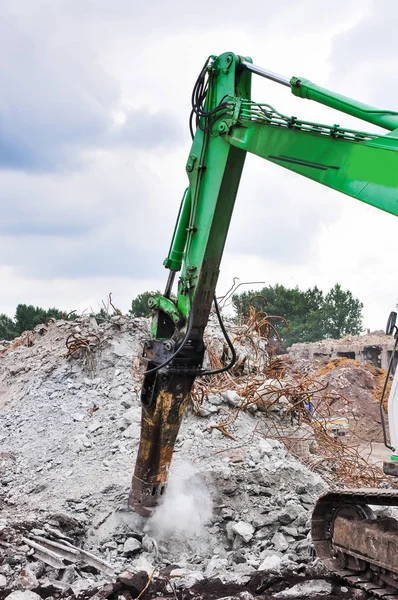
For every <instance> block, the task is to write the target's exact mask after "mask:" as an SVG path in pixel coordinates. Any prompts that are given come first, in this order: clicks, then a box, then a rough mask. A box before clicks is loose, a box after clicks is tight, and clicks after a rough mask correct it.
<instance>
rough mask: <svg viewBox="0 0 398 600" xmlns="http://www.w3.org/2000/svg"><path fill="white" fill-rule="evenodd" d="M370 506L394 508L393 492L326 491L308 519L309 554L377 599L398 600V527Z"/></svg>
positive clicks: (397, 501) (397, 492)
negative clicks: (314, 555)
mask: <svg viewBox="0 0 398 600" xmlns="http://www.w3.org/2000/svg"><path fill="white" fill-rule="evenodd" d="M372 506H378V507H398V490H395V489H388V490H385V489H384V490H381V489H369V488H368V489H358V490H331V491H329V492H328V493H327V494H324V495H323V496H321V497H320V498H319V499H318V502H317V503H316V505H315V508H314V511H313V513H312V521H311V536H312V543H313V546H314V550H315V552H316V554H317V556H318V558H320V559H321V560H322V562H323V563H324V564H325V565H326V567H327V568H328V569H329V571H331V573H333V574H335V575H336V576H338V577H339V578H341V579H343V580H344V581H345V582H346V583H348V584H349V585H351V586H355V587H357V588H360V589H362V590H364V591H366V592H368V593H369V594H372V595H373V596H375V597H377V598H383V599H384V600H398V522H397V521H396V520H394V519H392V518H390V517H377V516H376V515H375V513H374V512H373V510H372V508H371V507H372Z"/></svg>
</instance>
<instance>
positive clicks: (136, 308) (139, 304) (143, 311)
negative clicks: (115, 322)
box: [129, 292, 161, 317]
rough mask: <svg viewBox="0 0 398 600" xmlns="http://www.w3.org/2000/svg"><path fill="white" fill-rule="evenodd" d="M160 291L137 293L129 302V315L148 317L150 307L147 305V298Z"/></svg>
mask: <svg viewBox="0 0 398 600" xmlns="http://www.w3.org/2000/svg"><path fill="white" fill-rule="evenodd" d="M160 293H161V292H143V293H142V294H138V296H137V297H136V298H134V300H133V301H132V302H131V309H130V311H129V316H130V317H150V316H151V309H150V308H149V306H148V300H149V298H150V297H151V296H154V295H155V294H160Z"/></svg>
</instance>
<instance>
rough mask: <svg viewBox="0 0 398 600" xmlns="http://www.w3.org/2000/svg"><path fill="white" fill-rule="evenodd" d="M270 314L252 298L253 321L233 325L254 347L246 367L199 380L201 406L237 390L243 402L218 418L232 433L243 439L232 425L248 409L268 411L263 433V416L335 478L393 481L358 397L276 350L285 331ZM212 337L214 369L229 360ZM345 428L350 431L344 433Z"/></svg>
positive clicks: (242, 342)
mask: <svg viewBox="0 0 398 600" xmlns="http://www.w3.org/2000/svg"><path fill="white" fill-rule="evenodd" d="M270 318H273V319H275V318H276V317H274V316H272V317H271V316H269V315H267V314H266V313H264V312H258V311H257V312H256V311H255V309H254V307H253V305H252V304H251V305H250V311H249V317H248V318H247V319H246V320H245V322H244V323H243V324H242V325H240V326H232V327H230V330H231V332H232V333H233V335H234V338H233V343H234V345H235V347H239V346H241V347H242V348H243V347H246V348H249V352H248V354H247V356H246V359H245V360H244V361H243V365H242V364H241V365H240V366H241V367H243V368H238V369H237V368H235V369H234V371H233V372H227V373H222V374H221V375H215V376H211V377H208V378H204V379H203V380H201V381H200V382H198V381H197V382H196V383H195V385H194V388H193V391H192V396H191V398H192V405H193V410H194V411H195V412H199V410H200V407H201V405H202V403H203V399H204V398H206V397H207V396H208V395H209V394H223V393H224V392H226V391H236V392H237V394H238V395H239V397H240V398H241V399H242V400H241V403H240V405H239V406H237V407H236V408H231V409H224V410H223V414H222V415H221V417H220V418H219V422H218V423H217V424H215V425H212V428H214V429H218V430H219V431H220V432H222V433H223V434H224V435H225V436H227V437H228V438H230V439H233V440H235V441H237V442H240V441H239V440H237V439H236V436H235V435H234V434H233V433H232V431H231V428H232V427H233V424H234V422H235V421H236V419H237V418H238V416H239V414H240V413H241V411H245V410H257V411H260V412H261V417H260V419H259V421H258V423H257V425H256V428H255V429H256V432H255V434H256V435H260V432H259V430H260V423H261V429H262V430H261V434H262V435H263V436H265V437H267V438H272V439H275V440H278V441H280V442H281V443H282V444H283V445H284V446H285V447H286V449H287V450H288V451H289V452H290V453H291V454H293V455H295V456H296V457H297V458H299V459H300V460H301V461H302V462H303V463H304V464H306V465H307V466H308V467H309V468H310V469H312V470H314V471H317V472H318V473H319V474H320V475H321V476H322V477H323V478H324V479H325V480H326V481H327V482H328V483H329V484H334V485H336V483H338V485H340V486H341V485H346V486H349V487H375V486H378V485H380V484H381V483H382V482H385V481H387V478H386V477H385V476H384V475H383V473H382V471H381V469H380V468H379V467H377V465H375V464H372V462H371V453H372V447H371V444H370V443H369V441H368V440H367V439H366V438H364V437H363V435H362V434H361V422H360V421H359V419H358V417H357V416H356V414H355V413H354V412H353V410H352V409H353V408H355V406H354V402H352V400H350V399H349V398H347V397H345V396H344V395H342V394H339V393H336V392H333V391H331V390H330V389H329V386H328V383H324V382H322V381H320V380H319V379H318V376H319V374H317V373H314V374H310V373H308V372H306V370H304V371H300V370H299V369H295V368H294V367H293V366H292V364H291V362H290V361H289V360H288V359H286V357H282V356H278V355H275V350H274V347H273V345H272V343H271V339H270V338H271V336H272V335H274V336H276V337H277V339H278V335H276V333H275V327H274V326H273V325H272V324H271V323H270V322H269V319H270ZM281 320H282V321H283V322H284V324H285V325H286V326H288V325H287V323H286V320H285V319H281ZM206 343H207V350H208V358H209V362H210V366H211V369H216V368H219V367H220V366H222V361H221V358H220V356H219V351H218V350H217V348H216V343H215V342H214V339H211V338H209V337H208V338H207V340H206ZM248 355H250V358H248ZM238 357H239V352H238ZM238 363H239V358H238ZM310 402H311V408H310ZM336 402H342V403H344V411H345V412H344V415H343V416H340V415H336V414H335V413H334V410H335V409H334V406H335V405H336ZM345 422H347V423H349V428H348V429H344V430H343V431H339V423H342V424H343V425H344V423H345ZM342 432H343V433H344V432H345V434H346V435H344V436H340V435H339V433H342ZM253 435H254V434H253ZM245 443H248V442H245ZM245 443H244V444H245ZM244 444H243V445H244ZM241 445H242V444H240V446H241ZM240 446H237V447H240ZM366 447H367V449H365V448H366Z"/></svg>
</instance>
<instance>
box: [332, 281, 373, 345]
mask: <svg viewBox="0 0 398 600" xmlns="http://www.w3.org/2000/svg"><path fill="white" fill-rule="evenodd" d="M362 308H363V304H362V302H360V301H359V300H357V299H356V298H354V296H353V295H352V293H351V292H350V291H349V290H347V291H346V292H345V291H344V290H342V289H341V286H340V285H339V284H338V283H336V285H335V286H334V287H333V288H332V289H331V290H330V292H329V293H328V294H326V297H325V301H324V303H323V311H322V316H323V322H324V328H325V331H326V332H327V334H328V335H327V337H331V338H340V337H343V336H344V335H358V334H359V333H361V331H362Z"/></svg>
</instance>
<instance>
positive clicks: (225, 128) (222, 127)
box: [218, 121, 229, 133]
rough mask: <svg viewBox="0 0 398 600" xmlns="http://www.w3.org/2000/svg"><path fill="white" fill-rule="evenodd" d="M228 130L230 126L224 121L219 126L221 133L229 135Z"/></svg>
mask: <svg viewBox="0 0 398 600" xmlns="http://www.w3.org/2000/svg"><path fill="white" fill-rule="evenodd" d="M228 129H229V128H228V125H227V123H226V122H225V121H222V123H220V124H219V126H218V132H219V133H227V131H228Z"/></svg>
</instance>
